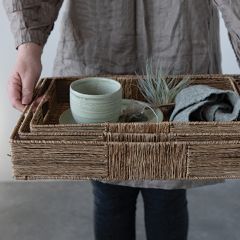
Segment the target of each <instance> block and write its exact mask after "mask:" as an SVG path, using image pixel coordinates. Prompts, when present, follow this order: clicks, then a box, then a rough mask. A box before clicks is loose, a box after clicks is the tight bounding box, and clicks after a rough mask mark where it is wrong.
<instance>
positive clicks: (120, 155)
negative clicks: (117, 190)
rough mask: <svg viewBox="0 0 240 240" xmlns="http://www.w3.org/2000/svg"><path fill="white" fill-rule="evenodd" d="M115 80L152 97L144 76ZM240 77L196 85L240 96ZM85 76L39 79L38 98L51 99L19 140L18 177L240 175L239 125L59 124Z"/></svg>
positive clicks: (132, 93)
mask: <svg viewBox="0 0 240 240" xmlns="http://www.w3.org/2000/svg"><path fill="white" fill-rule="evenodd" d="M110 77H111V78H112V79H115V80H117V81H119V82H120V83H121V84H122V87H123V94H124V98H132V99H137V100H144V98H143V96H142V95H141V93H140V91H139V90H138V88H137V80H138V79H137V77H136V76H110ZM169 77H171V76H169ZM235 77H236V81H235V79H234V77H231V76H219V75H204V76H191V84H206V85H209V86H213V87H217V88H219V89H225V90H227V89H230V90H233V91H236V92H238V93H239V89H238V87H237V83H240V81H239V80H238V79H239V78H238V77H237V76H235ZM77 79H79V78H77V77H72V78H52V79H51V78H47V79H42V80H41V81H39V83H38V85H37V87H36V91H35V95H36V96H39V95H42V94H43V93H44V98H43V99H42V101H41V103H40V104H39V106H38V108H37V110H36V111H35V112H34V113H33V105H30V106H29V107H27V109H26V110H25V112H24V113H23V114H22V115H21V117H20V119H19V121H18V123H17V126H16V127H15V129H14V131H13V133H12V136H11V141H10V142H11V149H12V163H13V170H14V176H15V178H16V179H24V180H27V179H69V180H78V179H99V180H102V179H104V180H140V179H149V180H156V179H226V178H229V179H230V178H232V179H233V178H240V139H239V136H240V122H239V121H233V122H188V123H175V122H167V121H165V122H161V123H147V122H143V123H101V124H66V125H62V124H59V123H58V119H59V117H60V115H61V113H62V112H63V111H65V110H66V109H68V108H69V86H70V83H71V82H72V81H74V80H77ZM181 79H182V77H181V76H179V77H178V78H177V81H181Z"/></svg>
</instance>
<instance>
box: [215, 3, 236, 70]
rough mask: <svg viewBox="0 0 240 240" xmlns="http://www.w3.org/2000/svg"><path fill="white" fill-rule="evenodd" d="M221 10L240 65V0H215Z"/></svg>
mask: <svg viewBox="0 0 240 240" xmlns="http://www.w3.org/2000/svg"><path fill="white" fill-rule="evenodd" d="M213 1H214V4H215V5H216V6H217V7H218V9H219V10H220V11H221V13H222V16H223V19H224V22H225V25H226V27H227V29H228V33H229V39H230V41H231V44H232V47H233V50H234V52H235V55H236V58H237V61H238V65H239V66H240V0H213Z"/></svg>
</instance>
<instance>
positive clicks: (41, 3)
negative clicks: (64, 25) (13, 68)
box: [3, 0, 63, 48]
mask: <svg viewBox="0 0 240 240" xmlns="http://www.w3.org/2000/svg"><path fill="white" fill-rule="evenodd" d="M62 2H63V0H3V5H4V7H5V10H6V13H7V16H8V18H9V21H10V25H11V30H12V33H13V35H14V40H15V46H16V48H18V46H19V45H21V44H23V43H26V42H34V43H37V44H39V45H42V46H44V45H45V43H46V41H47V39H48V36H49V34H50V32H51V31H52V29H53V26H54V22H55V20H56V19H57V16H58V13H59V9H60V7H61V5H62Z"/></svg>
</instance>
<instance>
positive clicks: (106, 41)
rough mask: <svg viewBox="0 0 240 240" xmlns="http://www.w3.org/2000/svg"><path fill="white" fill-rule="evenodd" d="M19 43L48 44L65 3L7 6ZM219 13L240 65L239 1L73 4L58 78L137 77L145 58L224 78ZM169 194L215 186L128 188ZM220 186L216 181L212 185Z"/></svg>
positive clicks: (178, 70)
mask: <svg viewBox="0 0 240 240" xmlns="http://www.w3.org/2000/svg"><path fill="white" fill-rule="evenodd" d="M3 2H4V6H5V9H6V12H7V14H8V17H9V20H10V23H11V29H12V32H13V34H14V38H15V44H16V47H18V46H19V45H20V44H23V43H26V42H35V43H37V44H40V45H44V44H45V43H46V41H47V38H48V36H49V34H50V32H51V30H52V29H53V26H54V21H55V20H56V18H57V15H58V12H59V9H60V7H61V5H62V2H63V1H62V0H4V1H3ZM217 9H219V10H220V11H221V13H222V15H223V18H224V20H225V24H226V26H227V28H228V31H229V38H230V41H231V43H232V46H233V49H234V52H235V54H236V57H237V59H238V62H240V1H239V0H101V1H100V0H88V1H86V0H70V1H68V3H67V9H66V11H65V14H64V19H63V24H62V32H61V38H60V41H59V44H58V51H57V56H56V60H55V65H54V75H55V76H70V75H71V76H73V75H88V74H98V73H117V74H120V73H134V72H136V71H141V70H142V69H144V65H145V62H146V59H147V58H149V57H152V58H153V59H154V60H156V61H157V60H159V61H160V63H161V66H162V68H163V70H164V71H165V72H166V73H169V74H186V73H188V74H190V73H193V74H207V73H221V54H220V44H219V19H218V11H217ZM116 183H118V184H123V185H130V186H138V187H157V188H164V189H173V188H189V187H193V186H200V185H202V184H206V183H210V182H208V181H128V182H116ZM211 183H214V182H211Z"/></svg>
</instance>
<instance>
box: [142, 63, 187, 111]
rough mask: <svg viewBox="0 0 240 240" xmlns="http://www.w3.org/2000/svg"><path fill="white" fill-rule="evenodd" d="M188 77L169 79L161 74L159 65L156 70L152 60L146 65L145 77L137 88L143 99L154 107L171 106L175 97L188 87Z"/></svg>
mask: <svg viewBox="0 0 240 240" xmlns="http://www.w3.org/2000/svg"><path fill="white" fill-rule="evenodd" d="M189 80H190V77H188V76H187V77H184V78H183V79H182V80H181V81H179V80H178V81H177V78H176V77H169V76H167V75H166V74H164V73H163V71H162V68H161V67H159V64H158V66H157V68H156V69H154V67H153V63H152V60H148V61H147V63H146V75H143V76H142V77H140V79H139V80H138V88H139V90H140V92H141V93H142V95H143V97H144V98H145V99H146V100H147V101H148V102H149V103H150V104H151V105H152V106H154V107H158V106H160V105H166V104H172V103H174V101H175V97H176V95H177V94H178V93H179V92H180V91H181V90H182V89H184V88H185V87H187V86H188V85H189Z"/></svg>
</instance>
